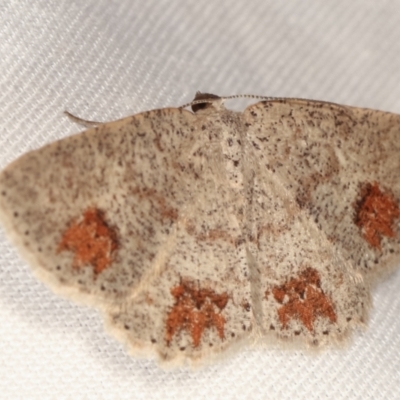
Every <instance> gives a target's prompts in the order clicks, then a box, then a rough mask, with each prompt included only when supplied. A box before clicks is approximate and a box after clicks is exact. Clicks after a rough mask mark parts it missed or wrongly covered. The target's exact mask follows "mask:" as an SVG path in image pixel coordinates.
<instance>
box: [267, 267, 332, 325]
mask: <svg viewBox="0 0 400 400" xmlns="http://www.w3.org/2000/svg"><path fill="white" fill-rule="evenodd" d="M268 294H269V292H268V291H267V292H266V296H267V295H268ZM272 294H273V296H274V298H275V300H276V301H277V302H278V303H279V304H282V306H281V307H280V308H279V309H278V316H279V321H280V322H281V324H282V326H283V328H287V325H288V323H289V321H290V320H291V319H298V320H300V321H301V322H302V324H303V325H304V326H305V327H306V328H307V329H308V330H309V331H313V329H314V322H315V320H316V319H317V318H319V317H324V318H328V319H329V320H330V321H331V322H336V313H335V311H334V309H333V305H332V302H331V300H330V298H329V297H328V296H326V295H325V294H324V292H323V290H322V289H321V282H320V277H319V274H318V272H317V271H316V270H315V269H313V268H307V269H306V270H304V271H303V272H302V273H301V274H299V276H298V278H292V279H290V280H289V281H287V282H286V283H284V284H283V285H281V286H275V287H273V288H272Z"/></svg>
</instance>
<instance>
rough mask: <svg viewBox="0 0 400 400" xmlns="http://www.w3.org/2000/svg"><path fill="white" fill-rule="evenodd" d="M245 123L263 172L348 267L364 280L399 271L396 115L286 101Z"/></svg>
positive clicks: (251, 114)
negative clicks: (278, 184)
mask: <svg viewBox="0 0 400 400" xmlns="http://www.w3.org/2000/svg"><path fill="white" fill-rule="evenodd" d="M243 118H244V121H245V123H246V124H247V127H248V132H247V133H248V140H249V146H251V147H252V148H253V150H254V152H255V153H256V154H257V158H258V160H259V163H260V165H261V168H262V169H264V170H266V171H270V172H272V173H273V174H274V175H275V176H276V177H277V179H279V180H280V181H281V182H282V183H283V185H284V186H285V188H286V189H287V191H288V192H289V193H291V194H293V195H294V196H295V199H296V202H297V204H298V206H299V207H300V208H301V209H303V210H305V211H307V212H308V213H309V214H310V215H311V216H312V218H313V220H314V221H315V224H316V226H317V227H318V228H319V230H320V232H321V234H322V235H324V236H325V237H326V238H327V239H328V240H329V241H330V242H331V243H332V244H333V245H334V246H335V247H336V248H337V251H338V252H339V253H340V254H341V255H343V256H344V257H345V259H346V260H349V261H350V262H351V263H352V264H353V266H354V267H356V268H358V270H359V271H360V272H361V273H362V274H363V275H364V276H366V277H370V278H373V277H375V276H377V275H379V274H381V273H382V272H385V271H387V270H388V269H390V268H392V267H394V266H396V264H398V263H399V260H400V178H399V171H400V116H399V115H395V114H390V113H385V112H381V111H374V110H368V109H359V108H352V107H346V106H339V105H335V104H331V103H323V102H314V101H307V100H291V99H286V100H280V101H267V102H260V103H257V104H255V105H252V106H250V107H248V108H247V109H246V110H245V112H244V116H243Z"/></svg>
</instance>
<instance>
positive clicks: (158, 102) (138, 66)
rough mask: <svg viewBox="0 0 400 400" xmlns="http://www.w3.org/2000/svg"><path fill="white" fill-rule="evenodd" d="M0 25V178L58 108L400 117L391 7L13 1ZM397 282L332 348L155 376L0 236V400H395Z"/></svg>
mask: <svg viewBox="0 0 400 400" xmlns="http://www.w3.org/2000/svg"><path fill="white" fill-rule="evenodd" d="M0 17H1V19H0V20H1V22H2V24H1V25H0V54H1V57H0V72H1V77H0V168H2V167H4V166H5V165H6V164H7V163H9V162H10V161H12V160H13V159H15V158H16V157H17V156H18V155H20V154H22V153H24V152H26V151H28V150H30V149H33V148H37V147H39V146H41V145H43V144H45V143H48V142H50V141H52V140H54V139H57V138H62V137H65V136H66V135H68V134H72V133H74V132H78V131H79V130H80V128H79V127H77V126H76V125H75V124H72V123H71V122H70V121H69V120H67V118H65V117H64V116H63V114H62V112H63V111H64V110H68V111H70V112H72V113H74V114H76V115H79V116H81V117H83V118H85V119H92V120H99V121H107V120H113V119H117V118H120V117H123V116H126V115H129V114H133V113H136V112H139V111H144V110H148V109H152V108H159V107H166V106H178V105H181V104H183V103H185V102H188V101H190V100H191V99H192V98H193V96H194V93H195V92H196V91H197V90H200V91H205V92H211V93H216V94H219V95H229V94H238V93H252V94H260V95H268V96H279V97H284V96H287V97H304V98H313V99H318V100H326V101H334V102H337V103H343V104H349V105H354V106H360V107H370V108H376V109H381V110H386V111H393V112H397V113H400V95H399V93H400V40H399V39H400V24H399V21H400V2H399V1H394V0H382V1H379V2H377V1H376V0H352V1H351V2H350V1H348V0H325V1H324V2H321V1H317V0H313V1H304V0H287V1H284V2H283V1H281V2H277V1H272V0H259V1H258V0H254V1H251V0H250V1H249V0H247V1H243V0H235V1H229V0H219V1H214V2H212V1H207V0H185V1H178V0H168V1H166V0H148V1H132V0H121V1H110V0H86V1H83V0H82V1H77V0H61V1H55V0H51V1H44V0H43V1H38V0H33V1H27V0H22V1H16V0H12V1H7V2H2V4H1V5H0ZM227 106H228V107H229V106H232V107H233V108H241V107H242V104H241V103H240V102H239V103H232V105H231V103H228V104H227ZM399 138H400V136H399ZM399 286H400V273H399V272H397V273H394V274H393V275H391V276H390V277H389V278H388V279H387V280H385V281H384V282H383V283H382V284H380V285H379V286H378V287H377V288H376V289H375V290H374V294H373V300H374V309H373V310H372V312H371V318H370V322H369V327H368V330H366V331H365V332H357V333H355V334H354V336H353V341H352V343H351V344H350V345H349V346H348V347H347V348H345V349H343V350H334V351H332V350H330V351H328V352H322V353H319V354H317V355H308V354H303V353H301V352H295V351H277V350H273V351H271V350H265V349H264V350H259V349H248V348H244V349H243V351H241V352H239V353H238V354H237V355H235V356H233V357H231V358H228V359H226V360H225V359H224V360H223V361H221V362H220V363H216V364H213V365H210V366H208V367H205V368H203V369H201V370H196V371H191V370H186V369H178V370H173V371H163V370H161V369H159V367H158V366H157V365H156V364H155V362H153V361H149V360H145V359H144V360H143V359H134V358H131V357H130V356H129V355H128V354H127V352H126V351H125V349H124V348H123V346H122V345H120V344H119V343H118V342H116V341H115V340H113V339H112V338H110V337H109V336H108V335H107V334H106V333H105V332H104V330H103V326H102V321H101V318H100V316H99V314H98V313H97V312H96V311H94V310H92V309H90V308H86V307H83V306H78V305H75V304H73V303H71V302H69V301H67V300H64V299H62V298H60V297H57V296H55V295H54V294H53V293H52V292H51V291H50V290H48V289H47V288H46V287H45V286H44V285H42V284H41V283H40V282H38V281H37V280H36V279H35V278H34V277H33V276H32V274H31V272H30V269H29V267H28V266H27V265H26V264H25V263H24V262H23V261H22V260H21V259H20V258H19V256H18V255H17V253H16V251H15V250H14V248H12V247H11V245H10V244H9V242H8V241H7V240H6V239H5V237H4V233H3V231H1V230H0V360H1V362H0V398H4V399H6V398H7V399H9V398H12V399H19V398H22V399H24V398H29V399H36V398H37V399H47V398H57V399H62V398H74V399H79V398H96V399H101V398H112V399H114V398H115V399H116V398H118V399H125V398H126V399H133V398H143V399H153V398H154V399H156V398H160V399H173V398H174V399H175V398H178V399H179V398H190V399H214V398H215V399H217V398H227V399H230V398H238V399H239V398H251V399H293V398H295V399H303V398H304V399H349V398H350V399H353V398H355V399H356V398H360V399H361V398H362V399H398V398H400V298H399V296H398V288H399Z"/></svg>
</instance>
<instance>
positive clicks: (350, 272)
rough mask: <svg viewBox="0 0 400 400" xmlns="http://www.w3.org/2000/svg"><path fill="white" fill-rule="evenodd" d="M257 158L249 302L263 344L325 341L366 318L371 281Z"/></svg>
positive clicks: (334, 340) (340, 337) (253, 154)
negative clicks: (322, 233) (250, 296)
mask: <svg viewBox="0 0 400 400" xmlns="http://www.w3.org/2000/svg"><path fill="white" fill-rule="evenodd" d="M260 157H261V154H259V153H258V150H257V149H256V150H255V151H253V150H250V151H249V157H248V159H249V160H251V161H253V162H252V163H251V168H252V170H253V190H252V202H251V207H250V209H249V211H248V218H247V220H248V223H249V225H248V232H249V237H250V238H252V240H251V241H250V242H249V253H250V254H251V265H252V271H253V272H252V303H253V310H254V313H255V319H256V321H257V326H258V327H259V328H260V333H261V335H262V336H263V338H264V341H265V342H266V343H271V342H272V343H275V344H279V345H282V344H283V345H285V344H291V345H296V346H297V347H303V348H304V347H305V348H307V347H309V346H312V347H323V346H326V345H332V344H334V345H335V344H338V343H340V342H343V341H344V340H346V339H347V338H348V336H349V335H350V333H351V332H352V330H354V328H356V327H359V326H362V325H364V323H365V321H366V319H367V315H368V310H369V307H370V298H369V291H368V287H367V286H366V285H365V283H364V282H363V280H362V278H361V277H360V276H358V275H357V272H356V271H355V270H354V269H353V268H352V266H351V265H350V264H349V263H348V262H347V261H346V260H345V259H344V257H342V256H341V254H340V253H338V252H337V251H336V249H335V247H334V246H333V245H332V243H330V242H329V241H328V240H327V239H326V237H325V236H324V235H321V232H320V231H319V229H318V228H317V227H316V225H315V223H314V221H313V220H312V219H311V218H310V216H309V215H308V214H307V213H306V212H305V211H304V210H302V209H300V207H299V206H298V204H297V202H296V200H295V198H294V197H293V196H292V193H291V192H289V191H288V190H287V188H286V187H285V185H284V184H283V183H282V182H281V180H280V178H279V177H278V176H277V175H276V174H274V173H273V172H271V171H270V170H266V169H265V168H264V166H263V164H262V163H261V162H259V159H260Z"/></svg>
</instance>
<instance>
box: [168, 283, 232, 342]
mask: <svg viewBox="0 0 400 400" xmlns="http://www.w3.org/2000/svg"><path fill="white" fill-rule="evenodd" d="M171 294H172V296H173V297H174V298H175V303H174V305H173V307H172V310H171V311H170V312H169V313H168V317H167V322H166V335H165V338H166V341H167V343H168V344H169V343H170V342H171V340H172V338H173V336H174V335H175V334H176V333H177V332H179V331H181V330H186V331H188V332H190V335H191V336H192V340H193V345H194V347H197V346H199V344H200V340H201V336H202V335H203V332H204V330H205V329H211V328H213V327H214V328H215V329H216V330H217V332H218V335H219V337H220V338H221V339H223V338H224V326H225V322H226V321H225V318H224V316H223V315H222V314H221V311H222V310H223V309H224V308H225V306H226V304H227V303H228V300H229V297H228V295H227V294H226V293H222V294H217V293H215V292H214V291H213V290H211V289H201V288H199V289H197V288H196V287H195V285H194V283H192V282H188V281H182V282H181V283H180V285H178V286H175V287H174V288H173V289H171Z"/></svg>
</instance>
